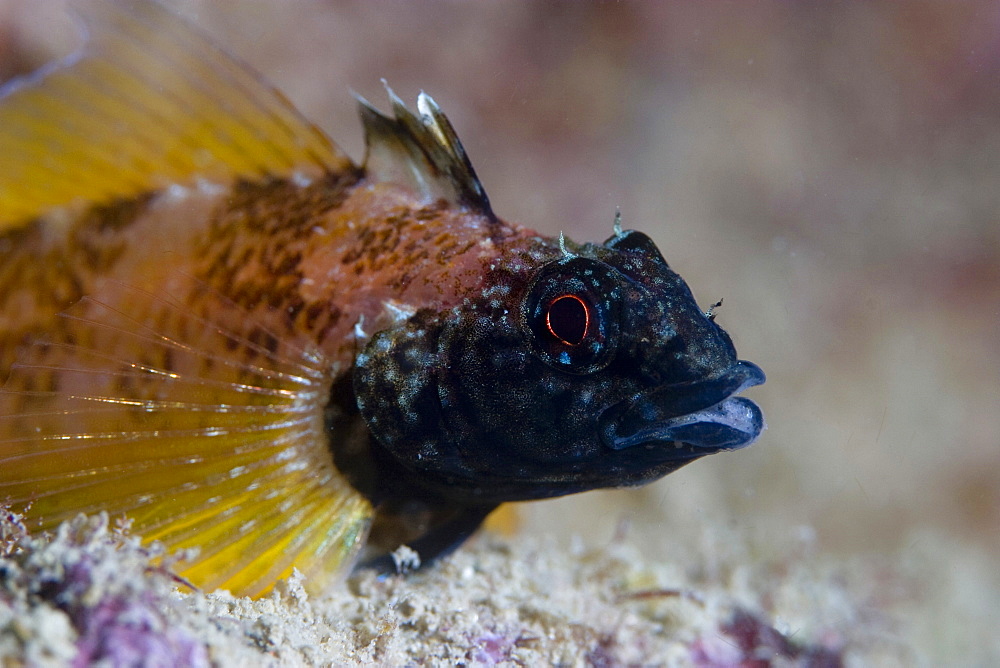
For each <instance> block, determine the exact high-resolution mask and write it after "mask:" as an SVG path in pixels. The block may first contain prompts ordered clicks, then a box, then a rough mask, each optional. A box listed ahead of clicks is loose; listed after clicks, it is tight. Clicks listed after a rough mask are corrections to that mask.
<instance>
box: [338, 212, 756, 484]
mask: <svg viewBox="0 0 1000 668" xmlns="http://www.w3.org/2000/svg"><path fill="white" fill-rule="evenodd" d="M550 250H551V252H550V256H551V259H549V260H548V261H545V262H542V263H541V264H537V265H536V266H535V267H533V268H527V269H525V268H523V262H522V260H521V259H511V260H510V261H509V262H508V267H507V270H506V271H505V272H495V274H493V276H492V278H491V279H490V280H493V281H494V282H495V284H493V285H487V286H485V288H484V290H483V297H482V298H481V299H478V300H473V301H471V303H467V304H464V305H462V306H459V307H456V308H453V309H449V310H445V311H432V310H429V309H428V310H423V311H421V312H418V313H417V314H416V315H414V316H413V317H412V318H411V319H409V320H408V321H407V322H405V323H404V324H403V325H402V326H400V327H397V328H393V329H388V330H385V331H382V332H379V333H378V334H376V335H375V336H373V337H372V339H371V341H370V342H369V343H368V345H367V346H366V348H365V350H364V351H363V352H362V353H361V354H360V355H359V357H358V359H357V368H356V375H355V381H354V382H355V393H356V397H357V400H358V406H359V408H360V410H361V413H362V415H363V416H364V418H365V419H366V421H367V422H368V426H369V428H370V430H371V432H372V434H373V435H374V437H375V439H376V440H377V442H378V444H379V446H381V447H382V448H383V449H384V450H385V452H386V453H388V455H389V456H390V457H392V458H394V459H395V461H396V462H398V463H399V464H400V465H401V466H402V468H403V469H404V470H406V471H409V472H411V473H413V474H414V478H415V479H417V478H419V481H420V482H419V484H420V485H421V486H424V487H428V488H432V489H433V490H434V491H435V493H438V494H442V495H444V496H446V497H447V498H452V499H457V500H463V501H475V502H501V501H510V500H523V499H530V498H542V497H549V496H559V495H563V494H569V493H573V492H578V491H583V490H586V489H593V488H598V487H610V486H619V485H629V484H639V483H642V482H647V481H650V480H653V479H656V478H658V477H660V476H662V475H665V474H666V473H669V472H671V471H673V470H675V469H677V468H679V467H680V466H682V465H684V464H686V463H688V462H690V461H692V460H694V459H696V458H698V457H701V456H703V455H706V454H710V453H713V452H717V451H720V450H731V449H736V448H739V447H743V446H746V445H749V444H750V443H751V442H752V441H753V440H754V439H756V438H757V436H758V435H759V434H760V431H761V430H762V429H763V416H762V414H761V412H760V409H759V408H757V406H756V405H754V404H753V403H752V402H750V401H748V400H746V399H742V398H735V397H733V396H732V395H733V394H735V393H736V392H739V391H742V390H743V389H746V388H747V387H750V386H753V385H757V384H760V383H762V382H763V381H764V375H763V373H762V372H761V371H760V369H759V368H758V367H756V366H755V365H753V364H751V363H749V362H744V361H740V360H738V359H737V358H736V351H735V349H734V347H733V344H732V341H731V340H730V338H729V336H728V335H727V334H726V332H725V331H724V330H722V329H721V328H720V327H719V326H718V325H717V324H715V322H713V321H712V319H711V318H710V317H709V316H707V315H706V314H705V313H704V312H703V311H702V310H701V309H700V308H699V307H698V305H697V303H696V302H695V301H694V298H693V296H692V295H691V292H690V290H689V289H688V287H687V285H686V284H685V283H684V281H683V280H682V279H681V278H680V276H678V275H677V274H676V273H674V272H673V271H672V270H671V269H670V267H669V266H668V265H667V263H666V261H665V260H664V259H663V257H662V255H661V254H660V252H659V250H658V249H657V248H656V246H655V244H654V243H653V242H652V241H651V240H650V239H649V237H647V236H646V235H644V234H642V233H639V232H634V231H628V232H618V233H616V234H615V236H613V237H612V238H611V239H609V240H608V241H607V242H606V243H605V244H604V245H596V244H584V245H582V246H579V247H576V248H575V249H574V251H573V252H572V253H564V252H562V251H561V250H560V249H559V248H551V249H550ZM498 294H500V295H504V297H503V298H499V299H498V298H497V297H496V295H498Z"/></svg>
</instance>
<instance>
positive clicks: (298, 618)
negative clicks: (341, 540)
mask: <svg viewBox="0 0 1000 668" xmlns="http://www.w3.org/2000/svg"><path fill="white" fill-rule="evenodd" d="M618 538H620V539H622V538H624V537H622V536H619V537H618ZM614 542H615V545H612V546H606V547H603V548H600V549H588V548H583V547H582V546H579V545H578V546H575V547H574V546H568V547H567V546H560V545H557V544H556V542H555V541H554V540H549V539H544V538H538V537H527V536H518V537H507V538H500V537H497V536H495V535H492V534H488V533H487V534H484V535H481V536H479V537H478V538H476V539H474V540H473V541H472V542H471V543H470V544H469V545H468V546H467V547H465V548H463V549H460V550H459V551H458V552H457V553H456V554H455V555H453V556H452V557H450V558H448V559H446V560H444V561H443V562H441V563H440V564H438V565H435V566H432V567H430V568H427V569H424V570H421V571H418V572H416V573H411V574H409V575H397V576H389V577H378V576H376V575H375V574H374V573H372V572H361V573H357V574H354V575H352V576H351V577H349V578H348V579H347V580H346V581H345V582H344V583H341V584H340V585H338V586H337V587H335V588H333V589H332V590H331V591H330V592H329V593H327V594H326V595H324V596H322V597H310V596H309V595H307V594H306V591H305V588H304V586H303V581H302V578H301V577H300V576H299V575H298V574H296V575H294V576H293V577H291V578H289V579H288V580H286V581H283V582H281V583H279V584H278V586H277V587H276V588H275V590H274V591H273V592H272V593H271V594H270V595H269V596H266V597H264V598H261V599H259V600H251V599H248V598H235V597H233V596H232V595H230V594H229V593H228V592H214V593H206V592H201V591H197V590H191V589H189V588H187V587H185V586H184V585H183V583H179V582H178V581H177V579H176V578H174V577H173V576H172V575H171V573H170V569H169V563H167V564H166V565H164V564H162V563H161V557H162V555H161V553H160V551H159V550H158V549H157V548H156V546H155V545H154V546H152V547H143V546H142V545H141V544H140V542H139V540H138V539H137V538H135V537H133V536H130V535H129V534H128V532H127V531H126V530H123V529H121V528H120V527H114V526H110V525H109V522H108V520H107V518H106V517H105V516H95V517H90V518H86V517H83V516H80V517H79V518H77V520H75V521H73V522H70V523H67V524H64V525H62V526H61V527H60V528H59V530H58V531H57V532H56V533H55V534H54V535H41V536H32V535H31V534H30V533H29V532H28V531H27V530H26V529H25V527H24V525H23V524H22V523H21V521H20V518H18V517H17V516H16V515H15V514H13V513H5V516H4V518H3V520H2V524H0V576H2V587H0V665H4V666H22V665H23V666H62V665H88V664H91V663H94V662H101V663H102V664H103V665H111V666H124V665H146V666H152V665H155V666H188V665H190V666H210V665H218V666H221V665H282V666H285V665H287V666H299V665H303V666H314V665H389V666H396V665H486V666H494V665H501V666H502V665H512V666H513V665H565V666H619V665H677V666H738V665H740V666H770V665H776V666H782V665H796V666H839V665H848V666H850V665H857V666H861V665H883V666H886V665H889V666H891V665H900V666H902V665H913V663H914V660H915V659H914V656H913V655H912V653H911V650H909V649H907V648H906V647H904V643H903V641H902V640H901V639H902V638H903V637H905V636H907V635H909V633H910V632H912V629H908V628H906V624H905V622H904V621H902V620H903V619H905V617H906V608H907V607H909V606H915V605H919V604H920V601H919V600H918V598H919V593H918V592H919V587H915V586H914V584H915V582H916V580H915V579H914V578H913V577H912V575H907V574H906V573H905V572H903V571H902V570H897V569H895V568H892V567H890V566H889V565H887V564H878V563H874V562H869V563H865V564H857V563H853V564H843V563H841V564H832V563H830V562H829V561H828V560H823V559H821V558H819V559H817V558H814V557H815V555H814V554H812V551H811V549H810V538H809V536H808V535H801V532H800V535H799V536H797V537H795V538H794V539H792V540H790V542H789V546H788V551H787V552H786V556H785V557H784V558H783V559H781V560H780V561H770V562H763V561H760V560H758V559H757V558H756V557H755V555H754V554H753V551H752V550H751V549H750V548H749V547H748V542H747V541H745V540H742V539H741V537H740V536H739V535H736V534H735V533H731V532H727V533H726V534H725V535H715V536H713V537H711V538H708V539H707V542H706V544H708V543H711V544H712V546H713V549H712V550H711V555H710V558H705V559H701V560H698V561H697V562H688V563H677V562H674V561H662V562H653V561H649V560H647V559H644V558H642V557H641V556H640V554H639V553H638V551H637V550H636V549H635V548H633V547H631V546H630V545H629V543H628V540H625V539H623V540H616V541H614Z"/></svg>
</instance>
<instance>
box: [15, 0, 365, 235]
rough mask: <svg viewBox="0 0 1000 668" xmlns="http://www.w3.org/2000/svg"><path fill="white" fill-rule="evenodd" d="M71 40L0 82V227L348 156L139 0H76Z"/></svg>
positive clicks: (256, 80) (329, 166)
mask: <svg viewBox="0 0 1000 668" xmlns="http://www.w3.org/2000/svg"><path fill="white" fill-rule="evenodd" d="M74 5H75V6H76V7H77V9H78V11H79V13H80V14H81V15H82V17H83V22H84V25H85V26H86V28H87V37H88V39H87V41H86V44H85V45H84V46H83V47H82V49H81V50H80V51H78V52H77V53H75V54H74V55H72V56H71V57H70V58H68V59H66V60H65V61H63V62H62V63H59V64H57V65H55V66H52V67H49V68H46V69H44V70H42V71H41V72H39V73H36V74H35V75H33V76H30V77H27V78H25V79H22V80H19V81H14V82H11V83H10V84H8V85H7V86H5V87H4V88H3V89H0V95H2V97H0V231H3V230H4V229H10V228H12V227H18V226H19V225H20V224H23V223H25V222H27V221H29V220H31V219H32V218H34V217H36V216H38V215H40V214H42V213H44V212H46V211H47V210H49V209H52V208H55V207H61V206H67V205H73V204H92V203H95V204H96V203H102V202H107V201H110V200H113V199H117V198H124V197H131V196H135V195H137V194H140V193H142V192H146V191H150V190H155V189H160V188H163V187H166V186H169V185H171V184H178V183H180V184H183V183H191V182H194V181H196V180H200V179H204V180H208V181H212V182H221V183H225V182H228V181H231V180H232V179H233V178H236V177H243V178H255V177H260V176H264V175H278V176H281V175H290V174H292V173H293V172H295V171H297V170H304V171H310V170H311V171H315V170H317V169H320V170H327V171H340V170H344V169H350V168H352V167H353V165H352V163H351V161H350V159H349V158H347V156H346V155H344V154H343V153H342V152H341V151H340V150H339V149H338V148H337V147H336V146H335V145H334V144H333V143H332V142H331V141H330V140H329V139H328V138H327V137H326V136H325V135H324V134H323V133H322V132H321V131H320V130H319V129H318V128H316V127H315V126H314V125H312V124H311V123H309V122H308V121H307V120H305V119H304V118H303V117H302V116H301V115H300V114H299V113H298V112H297V111H296V110H295V108H294V107H292V105H291V104H290V103H289V102H288V100H286V99H285V98H284V97H283V96H282V95H281V94H280V93H279V92H277V91H276V90H274V89H273V88H271V87H270V86H268V85H267V84H265V83H264V82H263V81H262V80H261V78H260V77H259V76H258V75H257V74H256V73H254V72H253V71H252V70H250V69H249V68H248V67H247V66H245V65H244V64H242V63H240V62H237V61H236V60H235V59H233V58H232V57H230V56H228V55H227V54H225V53H224V52H222V51H221V50H219V49H218V48H217V47H215V46H214V45H212V44H211V43H210V42H209V41H208V40H207V39H206V38H205V37H203V36H202V35H201V34H199V33H198V32H197V31H196V30H195V29H194V28H192V27H191V26H189V25H188V24H186V23H185V22H184V21H182V20H181V19H179V18H178V17H176V16H174V15H173V14H171V13H170V12H169V11H167V10H166V9H164V8H163V7H161V6H160V5H158V4H156V3H153V2H148V1H146V0H124V1H122V2H112V1H111V0H77V1H76V2H74Z"/></svg>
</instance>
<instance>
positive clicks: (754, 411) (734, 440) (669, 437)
mask: <svg viewBox="0 0 1000 668" xmlns="http://www.w3.org/2000/svg"><path fill="white" fill-rule="evenodd" d="M763 382H764V372H763V371H761V370H760V368H759V367H757V366H756V365H755V364H752V363H750V362H745V361H740V362H737V363H736V364H735V365H733V366H732V367H730V368H729V369H728V370H726V371H725V372H724V373H723V374H721V375H719V376H717V377H714V378H711V379H708V380H703V381H696V382H691V383H681V384H677V385H667V386H663V387H659V388H655V389H653V390H651V391H649V392H646V393H643V394H640V395H639V396H637V397H634V398H633V399H631V400H630V401H628V402H625V403H623V404H620V405H619V406H616V407H613V408H612V409H610V410H609V411H608V412H607V413H606V414H605V415H604V416H603V418H602V422H603V423H604V424H603V428H602V437H603V440H604V443H605V445H606V446H607V447H609V448H611V449H612V450H619V451H620V450H627V449H629V448H634V447H636V446H645V447H646V448H647V450H646V451H644V458H646V457H653V458H656V459H660V460H665V461H669V460H683V459H692V458H697V457H701V456H703V455H708V454H712V453H713V452H719V451H722V450H736V449H739V448H743V447H746V446H748V445H750V444H751V443H753V442H754V441H755V440H756V439H757V437H758V436H760V433H761V432H762V431H763V430H764V428H765V425H764V414H763V413H762V412H761V410H760V408H758V407H757V405H756V404H755V403H753V402H752V401H750V400H749V399H745V398H743V397H735V396H733V395H735V394H737V393H739V392H742V391H743V390H745V389H746V388H748V387H753V386H754V385H760V384H761V383H763ZM648 449H651V450H652V452H649V451H648Z"/></svg>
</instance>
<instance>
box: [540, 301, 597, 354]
mask: <svg viewBox="0 0 1000 668" xmlns="http://www.w3.org/2000/svg"><path fill="white" fill-rule="evenodd" d="M590 309H591V306H590V305H589V304H587V303H586V302H585V301H583V299H581V298H580V297H577V296H576V295H560V296H558V297H556V298H555V299H553V300H552V301H551V302H549V307H548V310H547V311H546V313H545V327H546V328H547V329H548V330H549V334H551V335H552V336H554V337H556V338H557V339H559V340H560V341H562V342H563V343H565V344H566V345H568V346H578V345H580V344H581V343H583V340H584V339H585V338H586V337H587V331H588V330H589V329H590Z"/></svg>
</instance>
